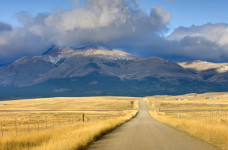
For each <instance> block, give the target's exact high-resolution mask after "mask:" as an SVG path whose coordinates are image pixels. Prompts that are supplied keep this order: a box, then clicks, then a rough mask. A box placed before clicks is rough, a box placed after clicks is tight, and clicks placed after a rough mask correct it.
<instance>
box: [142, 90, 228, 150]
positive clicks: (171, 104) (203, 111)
mask: <svg viewBox="0 0 228 150" xmlns="http://www.w3.org/2000/svg"><path fill="white" fill-rule="evenodd" d="M210 97H213V98H215V99H213V100H212V99H208V98H210ZM179 98H185V99H189V100H182V101H180V100H177V99H179ZM146 100H147V102H148V105H149V107H150V108H151V111H150V114H151V116H152V117H153V118H155V119H156V120H158V121H160V122H163V123H165V124H168V125H170V126H172V127H174V128H176V129H178V130H181V131H184V132H187V133H188V134H190V135H191V136H194V137H197V138H199V139H201V140H203V141H205V142H207V143H209V144H211V145H213V146H215V147H216V148H217V149H219V150H228V111H226V110H225V109H227V108H228V107H227V105H228V93H205V94H200V95H198V94H197V95H195V94H188V95H181V96H154V97H147V98H146ZM167 110H169V111H167ZM180 110H181V111H180Z"/></svg>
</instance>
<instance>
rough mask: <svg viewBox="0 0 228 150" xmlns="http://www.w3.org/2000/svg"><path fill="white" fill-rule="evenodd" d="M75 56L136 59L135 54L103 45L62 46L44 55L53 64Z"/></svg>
mask: <svg viewBox="0 0 228 150" xmlns="http://www.w3.org/2000/svg"><path fill="white" fill-rule="evenodd" d="M73 56H85V57H97V58H104V59H109V60H134V59H136V57H135V56H133V55H131V54H129V53H126V52H123V51H119V50H109V49H106V48H102V47H98V48H97V47H88V48H80V49H73V48H62V49H54V50H49V52H47V53H45V54H44V55H43V58H44V60H45V61H49V62H51V63H53V64H57V63H58V62H59V61H60V60H61V59H63V58H70V57H73Z"/></svg>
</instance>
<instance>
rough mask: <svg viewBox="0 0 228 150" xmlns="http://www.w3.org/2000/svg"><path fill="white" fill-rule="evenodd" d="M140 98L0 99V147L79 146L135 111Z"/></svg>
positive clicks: (128, 117) (76, 147) (71, 147)
mask: <svg viewBox="0 0 228 150" xmlns="http://www.w3.org/2000/svg"><path fill="white" fill-rule="evenodd" d="M138 100H139V98H134V97H77V98H75V97H67V98H66V97H57V98H41V99H24V100H12V101H0V125H1V128H0V129H1V137H0V145H1V146H0V149H2V150H11V149H14V150H19V149H44V150H46V149H48V150H51V149H53V150H54V149H55V150H57V149H59V150H60V149H61V150H65V149H66V150H68V149H79V148H82V147H85V146H86V145H87V144H89V143H90V142H92V141H93V140H95V139H96V138H97V137H99V136H100V135H102V134H104V133H106V132H109V131H110V130H112V129H114V128H115V127H117V126H119V125H120V124H122V123H124V122H126V121H128V120H130V119H131V118H132V117H134V116H135V115H136V114H137V111H138Z"/></svg>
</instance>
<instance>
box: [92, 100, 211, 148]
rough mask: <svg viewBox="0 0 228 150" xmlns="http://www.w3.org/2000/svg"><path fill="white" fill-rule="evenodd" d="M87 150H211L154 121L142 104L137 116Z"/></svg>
mask: <svg viewBox="0 0 228 150" xmlns="http://www.w3.org/2000/svg"><path fill="white" fill-rule="evenodd" d="M87 150H214V148H212V147H211V146H209V145H208V144H206V143H204V142H202V141H200V140H198V139H195V138H193V137H191V136H189V135H187V134H186V133H183V132H180V131H177V130H175V129H173V128H171V127H169V126H167V125H165V124H162V123H160V122H158V121H156V120H154V119H152V118H151V116H150V115H149V113H148V108H147V105H146V102H145V101H140V110H139V113H138V115H137V116H136V117H135V118H134V119H132V120H131V121H129V122H127V123H126V124H124V125H122V126H120V127H119V128H117V129H115V130H114V131H113V132H111V133H109V134H107V135H105V136H103V137H102V138H101V139H99V140H98V141H96V142H94V143H93V144H91V145H90V146H89V147H88V148H87Z"/></svg>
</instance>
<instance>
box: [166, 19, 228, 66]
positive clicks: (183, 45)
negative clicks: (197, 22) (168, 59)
mask: <svg viewBox="0 0 228 150" xmlns="http://www.w3.org/2000/svg"><path fill="white" fill-rule="evenodd" d="M167 39H168V40H169V41H170V42H172V43H173V44H174V45H176V46H175V49H173V51H172V52H173V54H176V55H177V56H179V57H184V58H185V59H202V60H209V61H218V62H219V61H228V24H210V23H208V24H205V25H202V26H192V27H189V28H185V27H179V28H177V29H176V30H175V31H174V32H173V33H172V34H171V35H170V36H169V37H168V38H167Z"/></svg>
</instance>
